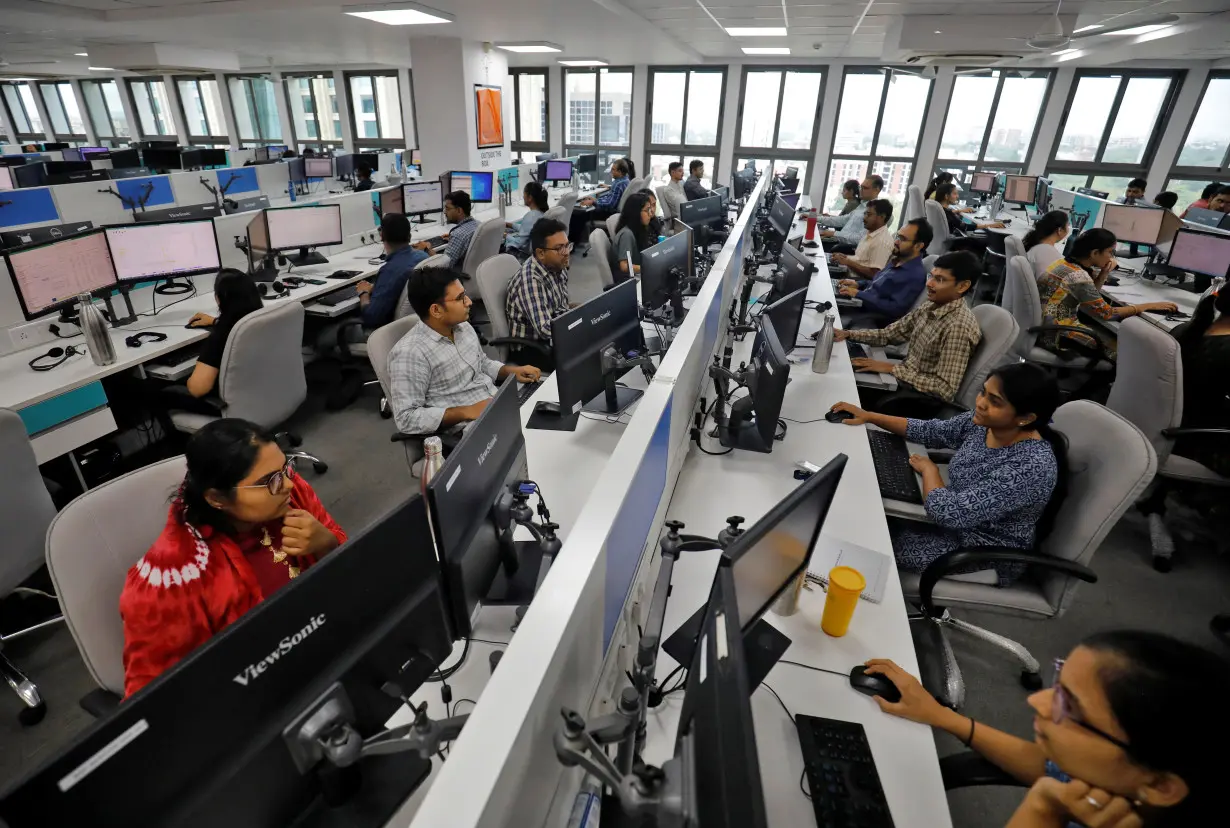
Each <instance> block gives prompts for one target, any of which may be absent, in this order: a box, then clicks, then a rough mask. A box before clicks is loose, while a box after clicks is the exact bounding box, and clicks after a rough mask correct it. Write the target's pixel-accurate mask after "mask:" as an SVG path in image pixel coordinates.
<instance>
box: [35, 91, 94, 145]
mask: <svg viewBox="0 0 1230 828" xmlns="http://www.w3.org/2000/svg"><path fill="white" fill-rule="evenodd" d="M38 91H39V94H41V95H42V96H43V106H44V107H45V108H46V110H47V117H48V118H49V119H50V120H51V131H52V132H53V133H54V134H55V136H56V138H58V139H59V140H62V141H63V140H68V141H84V140H85V122H84V121H83V120H81V108H80V107H79V106H77V95H76V94H75V93H74V92H73V85H72V84H71V83H69V82H68V81H56V82H53V83H40V84H39V85H38Z"/></svg>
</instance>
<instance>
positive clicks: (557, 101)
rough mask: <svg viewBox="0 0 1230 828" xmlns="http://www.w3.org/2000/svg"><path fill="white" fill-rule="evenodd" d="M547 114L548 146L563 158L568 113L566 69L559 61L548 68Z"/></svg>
mask: <svg viewBox="0 0 1230 828" xmlns="http://www.w3.org/2000/svg"><path fill="white" fill-rule="evenodd" d="M547 114H548V117H547V121H548V123H547V135H548V139H547V140H548V143H547V146H548V147H549V151H550V152H554V153H557V154H558V155H559V157H560V158H563V157H564V141H565V138H566V136H567V134H568V133H567V132H565V131H564V130H566V129H567V128H568V113H567V112H566V111H565V110H564V70H563V67H562V66H560V65H559V64H558V63H557V64H555V65H554V66H551V67H549V68H548V69H547Z"/></svg>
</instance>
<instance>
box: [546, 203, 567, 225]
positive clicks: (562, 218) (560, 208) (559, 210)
mask: <svg viewBox="0 0 1230 828" xmlns="http://www.w3.org/2000/svg"><path fill="white" fill-rule="evenodd" d="M570 212H571V211H570V210H566V209H565V208H564V205H563V204H562V203H561V204H556V205H555V206H554V207H552V208H551V209H550V210H547V212H546V213H545V214H544V215H543V218H549V219H554V220H555V221H559V222H563V223H564V224H565V225H566V224H568V214H569V213H570Z"/></svg>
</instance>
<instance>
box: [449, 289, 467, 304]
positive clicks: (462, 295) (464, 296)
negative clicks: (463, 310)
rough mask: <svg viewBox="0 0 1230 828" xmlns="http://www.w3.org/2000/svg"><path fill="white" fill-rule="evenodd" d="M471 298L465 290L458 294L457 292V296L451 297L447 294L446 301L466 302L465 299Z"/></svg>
mask: <svg viewBox="0 0 1230 828" xmlns="http://www.w3.org/2000/svg"><path fill="white" fill-rule="evenodd" d="M469 298H470V294H468V293H466V292H465V291H464V290H463V291H462V292H461V293H458V294H457V295H456V296H454V297H453V298H452V299H449V298H448V297H447V296H445V297H444V301H445V302H465V301H466V300H467V299H469Z"/></svg>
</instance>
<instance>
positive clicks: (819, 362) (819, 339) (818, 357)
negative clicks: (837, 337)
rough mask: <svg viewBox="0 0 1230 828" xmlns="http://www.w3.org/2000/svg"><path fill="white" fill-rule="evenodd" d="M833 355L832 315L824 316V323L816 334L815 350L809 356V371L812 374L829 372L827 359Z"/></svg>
mask: <svg viewBox="0 0 1230 828" xmlns="http://www.w3.org/2000/svg"><path fill="white" fill-rule="evenodd" d="M832 355H833V314H831V313H826V314H825V315H824V323H823V324H822V325H821V326H820V330H819V332H817V334H816V350H815V351H814V352H812V355H811V370H812V373H813V374H824V373H827V372H828V370H829V358H830V357H832Z"/></svg>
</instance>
